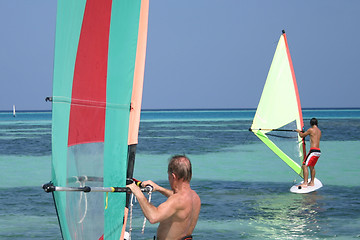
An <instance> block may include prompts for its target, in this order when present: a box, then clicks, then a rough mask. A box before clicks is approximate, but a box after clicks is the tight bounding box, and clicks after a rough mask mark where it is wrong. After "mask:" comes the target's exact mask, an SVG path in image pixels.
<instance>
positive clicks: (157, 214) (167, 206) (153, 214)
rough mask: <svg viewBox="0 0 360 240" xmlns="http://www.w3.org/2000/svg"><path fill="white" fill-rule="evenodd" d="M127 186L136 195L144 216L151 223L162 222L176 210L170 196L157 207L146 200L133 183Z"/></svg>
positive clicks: (173, 200)
mask: <svg viewBox="0 0 360 240" xmlns="http://www.w3.org/2000/svg"><path fill="white" fill-rule="evenodd" d="M127 187H128V188H130V189H131V191H132V192H133V194H134V195H135V196H136V198H137V200H138V202H139V204H140V207H141V210H142V211H143V213H144V216H145V217H146V218H147V219H148V220H149V222H150V223H151V224H154V223H158V222H162V221H164V220H165V219H168V218H169V217H171V216H172V215H173V214H175V212H176V211H177V207H176V206H175V205H176V204H175V203H176V201H175V199H173V198H171V197H170V198H168V200H167V201H166V202H164V203H162V204H161V205H160V206H159V207H155V206H154V205H152V204H151V203H149V202H148V201H147V199H146V197H145V196H144V194H143V193H142V192H141V190H140V188H139V187H138V186H136V185H135V183H132V184H129V185H127Z"/></svg>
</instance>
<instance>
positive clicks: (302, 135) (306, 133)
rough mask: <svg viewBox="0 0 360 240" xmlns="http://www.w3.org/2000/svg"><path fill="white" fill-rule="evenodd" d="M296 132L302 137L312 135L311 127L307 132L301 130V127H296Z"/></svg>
mask: <svg viewBox="0 0 360 240" xmlns="http://www.w3.org/2000/svg"><path fill="white" fill-rule="evenodd" d="M296 132H297V133H298V134H299V136H300V137H301V138H304V137H306V136H307V135H310V133H311V132H310V128H309V129H308V130H307V131H306V132H302V131H301V130H299V129H296Z"/></svg>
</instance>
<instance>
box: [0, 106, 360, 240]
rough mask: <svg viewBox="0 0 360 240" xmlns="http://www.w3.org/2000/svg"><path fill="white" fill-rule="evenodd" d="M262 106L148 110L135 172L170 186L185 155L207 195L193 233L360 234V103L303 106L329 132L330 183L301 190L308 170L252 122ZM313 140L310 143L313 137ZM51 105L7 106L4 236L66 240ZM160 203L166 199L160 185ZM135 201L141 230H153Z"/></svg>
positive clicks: (323, 163) (326, 176) (1, 200)
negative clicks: (296, 168) (56, 196)
mask: <svg viewBox="0 0 360 240" xmlns="http://www.w3.org/2000/svg"><path fill="white" fill-rule="evenodd" d="M254 113H255V111H254V110H184V111H179V110H177V111H143V112H142V116H141V124H140V134H139V145H138V150H137V155H136V156H137V157H136V163H135V172H134V177H136V178H138V179H141V180H147V179H152V180H154V181H156V182H158V183H159V184H161V185H164V186H165V187H166V186H168V183H167V173H166V171H167V159H168V158H169V157H170V156H171V155H173V154H179V153H180V154H182V153H185V154H187V155H188V156H189V157H190V159H191V160H192V163H193V180H192V187H193V188H194V189H195V190H196V191H197V192H198V194H199V195H200V197H201V200H202V209H201V213H200V218H199V222H198V225H197V227H196V229H195V232H194V237H195V239H224V240H225V239H359V238H360V141H359V140H360V137H359V136H360V109H308V110H303V115H304V122H305V127H306V128H308V127H309V120H310V118H312V117H317V118H318V119H319V127H320V128H321V130H322V132H323V137H322V142H321V146H320V147H321V150H322V156H321V158H320V159H319V162H318V164H317V167H316V169H317V177H318V178H319V179H320V180H321V181H322V182H323V184H324V187H323V188H322V189H320V190H319V191H318V192H314V193H311V194H293V193H290V192H289V188H290V187H291V186H292V185H293V183H294V181H296V182H298V181H300V179H299V178H298V177H297V176H296V175H295V174H294V172H293V171H292V170H291V169H290V168H289V167H288V166H287V165H285V164H284V163H283V162H282V161H281V160H280V159H278V158H277V157H276V156H275V155H274V154H273V153H272V152H271V151H270V150H269V149H268V148H267V147H266V146H265V145H264V144H262V143H261V142H260V140H258V139H257V138H256V137H255V136H254V135H253V134H252V133H251V132H249V131H248V128H249V127H250V125H251V122H252V120H251V119H252V117H253V116H254ZM307 145H309V144H307ZM50 164H51V113H50V112H18V113H17V116H16V117H15V118H14V117H13V116H12V114H11V113H10V112H0V169H1V174H0V239H61V235H60V230H59V226H58V222H57V217H56V212H55V209H54V206H53V201H52V197H51V194H47V193H45V192H44V191H43V190H42V188H41V185H42V184H43V183H46V182H48V181H49V180H50ZM152 199H153V200H152V201H153V203H154V204H155V205H157V204H159V203H161V202H162V201H164V198H163V197H162V196H161V195H160V194H158V193H154V194H153V196H152ZM142 221H143V219H142V214H141V210H140V208H139V206H138V204H137V203H135V206H134V220H133V233H132V236H133V239H151V238H152V236H153V235H155V233H156V227H157V225H150V224H149V223H148V224H147V227H146V229H145V234H144V235H142V234H141V233H140V232H141V226H142Z"/></svg>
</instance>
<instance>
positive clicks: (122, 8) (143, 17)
mask: <svg viewBox="0 0 360 240" xmlns="http://www.w3.org/2000/svg"><path fill="white" fill-rule="evenodd" d="M148 8H149V1H148V0H121V1H119V0H101V1H98V0H76V1H74V0H61V1H58V5H57V20H56V37H55V58H54V77H53V78H54V79H53V96H52V97H51V98H49V99H51V100H52V179H51V185H50V186H49V185H47V186H46V187H44V189H45V188H46V190H48V191H51V192H53V196H54V202H55V206H56V210H57V214H58V219H59V224H60V228H61V233H62V237H63V238H64V239H96V240H97V239H120V236H121V232H122V229H123V224H124V218H125V217H124V215H125V211H124V209H125V205H126V191H127V189H126V188H125V186H126V178H127V174H128V172H131V174H132V171H133V166H134V159H135V146H136V144H137V136H138V130H139V122H140V109H141V95H142V82H143V77H144V66H145V51H146V38H147V23H148ZM130 146H131V147H130ZM130 149H131V153H130V151H129V150H130ZM130 155H132V157H131V160H130V161H131V164H128V161H129V159H130V158H129V157H128V156H130ZM128 168H129V169H128ZM107 192H120V193H111V194H107Z"/></svg>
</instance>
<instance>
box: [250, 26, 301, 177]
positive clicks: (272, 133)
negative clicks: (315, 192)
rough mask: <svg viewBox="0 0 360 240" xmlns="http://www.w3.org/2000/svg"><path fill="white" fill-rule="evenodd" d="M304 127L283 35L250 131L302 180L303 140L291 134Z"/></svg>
mask: <svg viewBox="0 0 360 240" xmlns="http://www.w3.org/2000/svg"><path fill="white" fill-rule="evenodd" d="M303 126H304V124H303V119H302V112H301V105H300V98H299V93H298V88H297V84H296V79H295V73H294V68H293V65H292V61H291V57H290V52H289V48H288V44H287V39H286V35H285V32H284V31H283V34H282V35H281V36H280V39H279V42H278V45H277V48H276V51H275V55H274V58H273V61H272V63H271V67H270V70H269V73H268V76H267V79H266V83H265V86H264V89H263V92H262V95H261V99H260V102H259V105H258V107H257V110H256V113H255V117H254V119H253V124H252V126H251V130H252V132H253V133H254V134H255V135H256V136H257V137H259V138H260V139H261V140H262V141H263V142H264V143H265V144H266V145H267V146H268V147H269V148H270V149H271V150H272V151H273V152H274V153H275V154H276V155H278V156H279V158H281V159H282V160H283V161H284V162H285V163H286V164H288V165H289V166H290V167H291V168H292V169H293V170H294V171H295V172H296V173H297V174H299V175H300V176H302V171H301V167H300V165H299V163H300V164H301V162H302V160H303V158H304V151H305V145H304V141H303V139H302V138H300V137H299V136H298V134H297V132H296V131H294V130H295V129H302V128H303ZM283 143H284V144H283ZM289 143H290V144H289ZM282 145H287V146H289V145H290V147H289V148H290V150H289V149H286V150H285V149H283V147H282Z"/></svg>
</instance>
